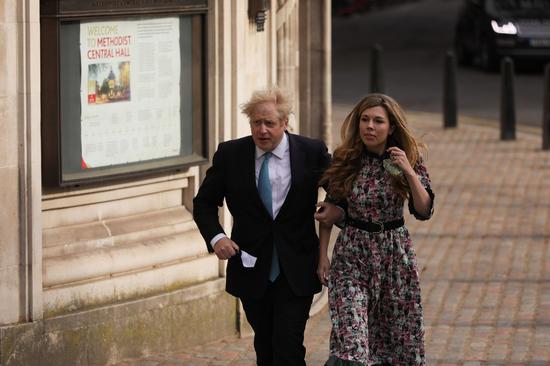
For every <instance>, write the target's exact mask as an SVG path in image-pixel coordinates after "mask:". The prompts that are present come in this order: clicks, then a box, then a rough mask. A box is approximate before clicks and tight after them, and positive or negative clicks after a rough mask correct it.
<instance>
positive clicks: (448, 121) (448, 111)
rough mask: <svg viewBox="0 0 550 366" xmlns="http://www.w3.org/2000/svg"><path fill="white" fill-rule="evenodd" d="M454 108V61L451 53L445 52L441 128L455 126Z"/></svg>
mask: <svg viewBox="0 0 550 366" xmlns="http://www.w3.org/2000/svg"><path fill="white" fill-rule="evenodd" d="M456 106H457V102H456V61H455V56H454V54H453V52H452V51H447V55H446V56H445V75H443V127H445V128H454V127H456V126H457V113H456V111H457V108H456Z"/></svg>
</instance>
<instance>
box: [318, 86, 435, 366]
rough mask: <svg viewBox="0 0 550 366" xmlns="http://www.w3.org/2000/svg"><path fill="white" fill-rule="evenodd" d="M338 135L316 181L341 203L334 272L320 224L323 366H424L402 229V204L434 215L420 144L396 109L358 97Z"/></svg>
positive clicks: (414, 276)
mask: <svg viewBox="0 0 550 366" xmlns="http://www.w3.org/2000/svg"><path fill="white" fill-rule="evenodd" d="M341 133H342V141H343V142H342V145H341V146H339V147H338V148H337V149H336V150H335V151H334V157H333V161H332V163H331V165H330V167H329V168H328V169H327V170H326V171H325V173H324V175H323V176H322V180H321V181H322V183H324V184H326V185H328V194H329V197H330V199H332V200H335V201H340V202H346V203H347V219H346V224H345V226H344V228H343V229H342V231H341V232H340V234H339V236H338V239H337V241H336V244H335V247H334V252H333V256H332V264H331V263H330V262H329V259H328V255H327V247H328V240H329V236H330V231H331V226H327V225H326V224H323V223H320V232H319V237H320V253H319V265H318V270H317V274H318V276H319V279H320V281H321V282H322V283H323V284H324V285H326V286H328V289H329V304H330V317H331V321H332V332H331V339H330V358H329V360H328V361H327V363H326V365H329V366H333V365H392V366H397V365H407V366H408V365H424V364H425V357H424V330H423V314H422V304H421V298H420V284H419V278H418V269H417V264H416V256H415V252H414V248H413V244H412V241H411V238H410V236H409V232H408V231H407V229H406V227H405V226H404V221H403V206H404V202H405V200H408V206H409V210H410V212H411V213H412V214H414V216H415V217H416V218H418V219H420V220H427V219H429V218H430V217H431V215H432V211H433V209H432V208H433V200H434V195H433V193H432V190H431V182H430V178H429V176H428V172H427V170H426V167H425V165H424V164H423V162H422V158H421V155H420V153H419V147H422V146H423V145H422V144H420V143H419V142H417V140H416V139H415V138H414V136H413V135H412V134H411V131H410V130H409V128H408V127H407V123H406V119H405V115H404V113H403V111H402V109H401V107H400V106H399V105H398V104H397V102H395V100H393V99H392V98H390V97H388V96H386V95H383V94H370V95H367V96H366V97H365V98H363V99H362V100H361V101H360V102H359V103H358V104H357V105H356V106H355V107H354V108H353V110H352V111H351V113H350V114H349V115H348V116H347V117H346V119H345V121H344V124H343V125H342V131H341Z"/></svg>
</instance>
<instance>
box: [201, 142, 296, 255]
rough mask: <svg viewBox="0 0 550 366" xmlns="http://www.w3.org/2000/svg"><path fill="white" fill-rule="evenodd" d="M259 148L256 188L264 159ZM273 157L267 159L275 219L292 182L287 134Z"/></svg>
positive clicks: (218, 235)
mask: <svg viewBox="0 0 550 366" xmlns="http://www.w3.org/2000/svg"><path fill="white" fill-rule="evenodd" d="M266 152H267V151H263V150H262V149H260V148H259V147H257V146H256V159H255V167H256V169H255V171H256V174H255V175H256V187H257V186H258V177H259V176H260V169H261V167H262V163H263V162H264V159H265V156H264V155H265V153H266ZM271 153H272V154H273V156H272V157H271V159H269V181H270V182H271V199H272V200H273V201H272V208H273V218H275V217H277V215H278V214H279V211H280V210H281V207H282V206H283V203H284V202H285V199H286V195H287V194H288V191H289V190H290V183H291V180H292V177H291V170H290V148H289V144H288V136H287V134H286V133H285V134H283V138H282V139H281V142H280V143H279V145H277V147H276V148H275V149H273V151H271ZM225 237H226V235H225V234H224V233H219V234H217V235H216V236H214V238H212V240H211V241H210V245H212V247H214V245H216V243H217V242H218V241H219V240H220V239H222V238H225Z"/></svg>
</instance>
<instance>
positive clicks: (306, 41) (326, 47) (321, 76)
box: [299, 0, 332, 146]
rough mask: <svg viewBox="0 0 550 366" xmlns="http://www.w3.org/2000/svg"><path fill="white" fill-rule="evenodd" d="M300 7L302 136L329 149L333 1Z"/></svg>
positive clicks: (304, 3)
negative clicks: (312, 139)
mask: <svg viewBox="0 0 550 366" xmlns="http://www.w3.org/2000/svg"><path fill="white" fill-rule="evenodd" d="M299 5H300V73H299V75H300V76H299V77H300V133H302V134H304V135H307V136H311V137H314V138H319V139H323V140H324V141H325V142H326V143H327V145H329V146H330V144H331V140H332V136H331V125H332V122H331V119H332V85H331V75H332V71H331V69H332V64H331V52H332V47H331V31H332V28H331V0H303V1H300V2H299Z"/></svg>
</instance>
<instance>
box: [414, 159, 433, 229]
mask: <svg viewBox="0 0 550 366" xmlns="http://www.w3.org/2000/svg"><path fill="white" fill-rule="evenodd" d="M414 171H415V172H416V175H417V177H418V179H420V183H422V185H423V186H424V188H426V191H427V192H428V195H429V196H430V199H431V202H430V211H429V213H428V215H422V214H420V213H419V212H417V211H416V210H415V209H414V202H413V197H412V195H411V194H409V212H410V213H411V214H412V215H414V217H416V218H417V219H418V220H428V219H430V218H431V217H432V215H433V212H434V199H435V195H434V193H433V191H432V181H431V180H430V176H429V174H428V170H427V169H426V166H425V165H424V162H423V159H422V157H420V158H419V159H418V161H417V162H416V164H415V166H414Z"/></svg>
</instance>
